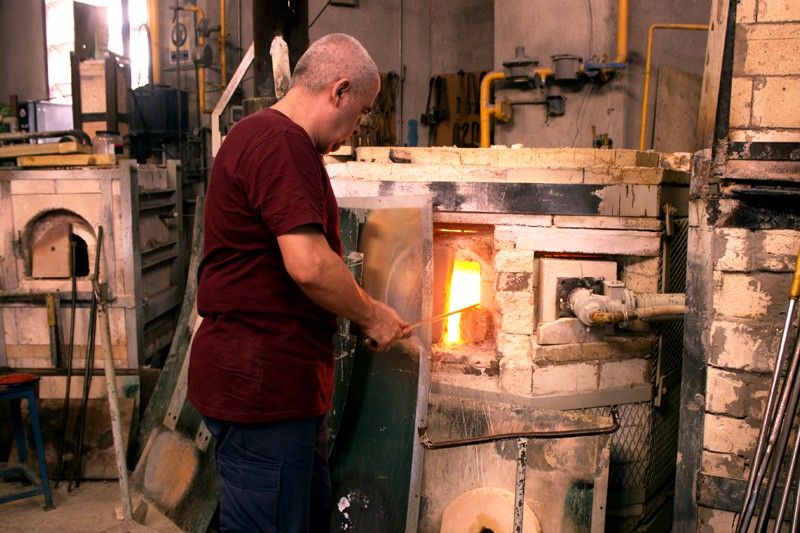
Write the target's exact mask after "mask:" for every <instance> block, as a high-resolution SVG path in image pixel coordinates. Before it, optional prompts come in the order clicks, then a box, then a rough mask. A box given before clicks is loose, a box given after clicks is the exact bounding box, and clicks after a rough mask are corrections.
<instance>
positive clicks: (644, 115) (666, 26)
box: [617, 23, 708, 150]
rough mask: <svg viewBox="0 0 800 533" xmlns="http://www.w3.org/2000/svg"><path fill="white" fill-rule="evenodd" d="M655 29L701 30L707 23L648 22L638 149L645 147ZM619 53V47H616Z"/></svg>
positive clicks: (704, 29) (705, 29)
mask: <svg viewBox="0 0 800 533" xmlns="http://www.w3.org/2000/svg"><path fill="white" fill-rule="evenodd" d="M655 30H703V31H708V24H673V23H655V24H650V29H649V30H648V31H647V53H646V54H645V57H646V59H645V63H644V88H643V89H642V118H641V120H642V123H641V125H640V126H639V150H644V149H645V147H644V146H645V136H646V131H647V107H648V100H649V94H650V63H651V59H652V53H653V35H654V33H655ZM617 45H618V46H619V37H618V38H617ZM617 54H619V49H617Z"/></svg>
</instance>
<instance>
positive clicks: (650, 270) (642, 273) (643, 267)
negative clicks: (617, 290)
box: [622, 257, 661, 293]
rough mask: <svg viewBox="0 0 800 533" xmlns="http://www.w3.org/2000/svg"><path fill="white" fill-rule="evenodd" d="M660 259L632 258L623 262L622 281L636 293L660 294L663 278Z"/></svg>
mask: <svg viewBox="0 0 800 533" xmlns="http://www.w3.org/2000/svg"><path fill="white" fill-rule="evenodd" d="M660 262H661V259H660V258H659V257H630V258H625V259H624V260H623V261H622V265H623V267H622V281H624V282H625V286H626V287H627V288H628V289H630V290H632V291H633V292H636V293H655V292H658V281H659V278H660V277H661V271H660V268H661V267H660Z"/></svg>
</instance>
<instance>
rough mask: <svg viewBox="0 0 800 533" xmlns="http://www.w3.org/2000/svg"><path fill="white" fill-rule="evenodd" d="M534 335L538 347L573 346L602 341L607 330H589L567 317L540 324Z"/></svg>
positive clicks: (576, 320) (575, 319) (596, 328)
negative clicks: (551, 345)
mask: <svg viewBox="0 0 800 533" xmlns="http://www.w3.org/2000/svg"><path fill="white" fill-rule="evenodd" d="M536 333H537V335H536V342H537V343H538V344H540V345H548V344H574V343H580V342H594V341H600V340H603V338H604V337H605V335H606V333H607V330H606V329H604V328H600V327H593V328H589V327H587V326H585V325H584V324H583V323H582V322H581V321H580V320H578V319H577V318H569V317H567V318H559V319H557V320H553V321H552V322H546V323H543V324H540V325H539V328H538V330H537V332H536Z"/></svg>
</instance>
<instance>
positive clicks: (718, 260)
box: [714, 228, 800, 273]
mask: <svg viewBox="0 0 800 533" xmlns="http://www.w3.org/2000/svg"><path fill="white" fill-rule="evenodd" d="M716 234H717V235H718V237H719V238H718V239H716V240H715V250H714V257H715V261H714V268H715V270H721V271H725V272H750V271H767V272H787V273H788V272H793V271H794V267H795V262H796V259H797V248H798V242H800V231H797V230H760V231H751V230H748V229H742V228H724V229H719V230H717V231H716Z"/></svg>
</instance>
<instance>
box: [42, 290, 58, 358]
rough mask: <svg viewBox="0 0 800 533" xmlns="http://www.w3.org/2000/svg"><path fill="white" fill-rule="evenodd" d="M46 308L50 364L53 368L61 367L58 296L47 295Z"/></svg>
mask: <svg viewBox="0 0 800 533" xmlns="http://www.w3.org/2000/svg"><path fill="white" fill-rule="evenodd" d="M45 307H46V308H47V330H48V332H49V334H50V362H51V363H52V364H53V368H59V367H60V366H61V343H60V342H59V340H58V309H59V308H60V307H61V305H60V303H59V299H58V296H56V295H54V294H48V295H47V296H46V297H45Z"/></svg>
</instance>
